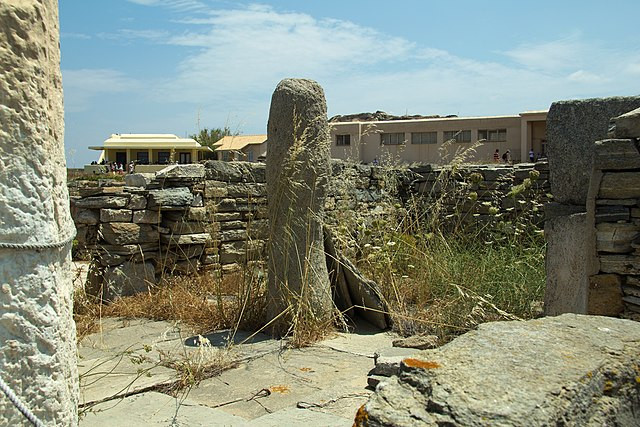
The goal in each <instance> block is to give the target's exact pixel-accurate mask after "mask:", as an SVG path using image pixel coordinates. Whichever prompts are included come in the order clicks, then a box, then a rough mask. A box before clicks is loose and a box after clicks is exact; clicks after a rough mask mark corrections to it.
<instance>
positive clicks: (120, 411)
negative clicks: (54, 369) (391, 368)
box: [78, 318, 397, 426]
mask: <svg viewBox="0 0 640 427" xmlns="http://www.w3.org/2000/svg"><path fill="white" fill-rule="evenodd" d="M395 338H397V336H396V335H394V334H390V333H374V332H373V331H367V330H365V331H364V334H362V335H359V334H343V333H336V334H333V335H332V336H331V337H330V338H329V339H327V340H325V341H323V342H321V343H318V344H317V345H315V346H313V347H309V348H304V349H285V348H284V345H285V344H286V342H285V341H282V340H274V339H271V338H270V337H268V336H266V335H264V334H256V335H254V336H253V335H250V334H248V333H246V332H242V331H238V332H236V333H233V332H231V331H218V332H215V333H211V334H206V335H204V337H202V336H198V335H193V332H192V331H191V330H190V329H189V328H187V327H185V326H184V325H180V324H173V323H170V322H158V321H150V320H123V319H116V318H106V319H103V320H102V324H101V331H100V332H97V333H95V334H91V335H89V336H87V337H85V338H84V339H83V340H82V342H81V343H80V344H79V349H78V353H79V362H78V363H79V371H80V374H81V403H82V404H85V405H86V404H87V403H93V406H91V405H89V406H91V407H90V409H91V410H92V411H93V409H94V408H95V409H96V410H99V411H101V412H98V413H95V412H91V414H90V415H88V416H87V418H86V421H83V423H82V424H83V425H132V426H135V425H170V424H167V423H165V424H162V423H163V422H164V421H162V420H166V419H168V418H167V417H169V416H170V415H168V412H167V411H168V410H169V409H170V408H173V411H174V412H175V408H176V404H175V399H173V398H172V397H170V396H166V395H164V394H161V393H157V392H151V391H146V392H144V393H141V394H135V395H131V394H132V393H135V392H136V391H144V390H148V389H149V387H153V386H156V385H162V384H170V383H172V382H173V381H175V380H177V379H178V372H177V371H175V370H174V369H170V368H169V367H167V366H173V365H172V364H168V363H167V362H168V361H174V362H178V364H179V363H181V362H184V361H185V360H187V359H188V360H189V363H196V364H197V363H198V362H201V361H203V360H208V359H206V358H207V357H211V358H212V360H213V358H218V360H222V361H224V362H235V363H237V366H236V367H234V368H232V369H229V370H227V371H225V372H223V373H222V374H221V375H219V376H216V377H212V378H209V379H207V380H204V381H202V382H201V383H200V384H199V385H198V386H197V387H195V388H193V389H191V390H189V393H188V401H186V402H185V403H184V404H183V405H182V406H181V407H180V410H179V414H182V412H180V411H183V409H184V408H188V407H189V405H190V406H195V407H196V409H197V412H198V415H189V413H187V412H184V414H187V415H188V416H187V418H184V419H183V418H180V417H179V418H178V419H177V420H178V422H179V423H178V424H176V425H247V424H248V423H250V425H267V426H268V425H287V426H288V425H303V424H309V425H351V423H352V421H353V417H354V414H355V412H356V410H357V409H358V407H360V406H361V405H362V404H363V403H364V402H366V400H367V398H368V397H369V395H370V394H371V390H369V389H367V388H366V387H367V373H368V372H369V370H370V369H371V368H373V366H374V362H373V355H374V353H378V354H380V353H382V351H381V350H380V349H381V348H383V349H385V348H391V342H392V341H393V339H395ZM203 343H206V345H204V346H203ZM163 365H164V366H163ZM115 395H120V398H118V399H114V400H109V401H103V400H105V399H109V398H111V397H113V396H115ZM123 396H128V397H124V398H123ZM140 396H142V397H140ZM154 396H155V397H154ZM156 398H157V399H156ZM154 399H156V400H159V401H160V402H161V403H157V402H151V400H154ZM171 399H173V400H171ZM100 401H103V402H101V403H97V402H100ZM116 402H121V403H120V404H118V405H115V403H116ZM136 402H137V403H136ZM162 402H164V403H162ZM167 402H169V403H167ZM96 403H97V404H96ZM207 410H210V411H214V413H215V414H218V413H222V414H224V416H227V417H230V418H224V417H218V418H215V419H216V420H222V421H216V422H220V423H221V424H215V423H213V421H212V420H213V418H211V417H213V415H211V417H210V418H207V417H206V416H205V415H202V416H203V417H204V420H205V421H204V424H199V423H200V422H201V421H200V418H198V417H200V416H201V415H200V414H201V412H203V413H206V412H207ZM184 411H187V409H184ZM103 414H113V416H114V417H115V418H113V419H111V418H110V417H108V416H106V415H103ZM149 414H152V415H149ZM154 414H159V415H154ZM92 417H93V418H92ZM96 417H97V418H96ZM118 417H122V419H123V420H128V421H129V422H127V423H126V424H120V423H119V422H117V421H116V420H119V419H120V418H118ZM129 417H130V419H129ZM158 417H160V418H158ZM189 417H195V418H193V419H191V418H189ZM90 420H91V422H89V421H90ZM228 420H230V421H228ZM147 421H148V422H147ZM227 421H228V422H229V423H228V424H227ZM138 422H140V424H136V423H138ZM100 423H104V424H100ZM185 423H186V424H185Z"/></svg>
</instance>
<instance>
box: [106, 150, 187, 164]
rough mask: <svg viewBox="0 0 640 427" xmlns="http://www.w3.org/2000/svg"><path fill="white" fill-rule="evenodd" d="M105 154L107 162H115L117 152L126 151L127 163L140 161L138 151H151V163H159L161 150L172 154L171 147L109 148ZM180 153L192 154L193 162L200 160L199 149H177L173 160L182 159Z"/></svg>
mask: <svg viewBox="0 0 640 427" xmlns="http://www.w3.org/2000/svg"><path fill="white" fill-rule="evenodd" d="M104 151H105V154H104V156H103V157H101V158H104V159H105V160H106V161H107V162H115V161H116V158H117V153H125V154H126V158H127V160H126V163H129V162H130V161H138V153H139V152H140V153H149V154H148V156H149V163H150V164H156V163H158V159H159V154H158V153H160V152H165V153H169V156H171V149H170V148H169V149H165V148H162V149H150V150H149V149H128V150H127V149H107V150H104ZM180 153H188V154H190V155H191V162H192V163H195V162H197V161H198V151H197V150H175V153H174V156H173V160H174V162H179V161H180Z"/></svg>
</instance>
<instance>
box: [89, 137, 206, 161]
mask: <svg viewBox="0 0 640 427" xmlns="http://www.w3.org/2000/svg"><path fill="white" fill-rule="evenodd" d="M89 148H90V149H91V150H100V151H102V153H101V154H100V159H99V160H98V163H101V162H102V161H105V162H106V163H112V162H116V163H121V164H123V165H127V164H128V163H129V162H132V161H133V162H135V163H136V164H140V165H166V164H169V163H175V162H177V163H181V164H185V163H196V162H197V161H198V160H202V158H203V157H204V153H205V152H207V151H212V149H211V148H209V147H203V146H201V145H200V144H199V143H198V142H197V141H196V140H195V139H192V138H180V137H178V136H176V135H173V134H142V133H129V134H127V133H124V134H117V133H116V134H112V135H111V136H110V137H109V138H107V139H106V140H105V141H104V143H103V144H102V145H99V146H92V147H89Z"/></svg>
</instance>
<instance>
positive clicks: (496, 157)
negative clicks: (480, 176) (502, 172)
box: [493, 148, 500, 163]
mask: <svg viewBox="0 0 640 427" xmlns="http://www.w3.org/2000/svg"><path fill="white" fill-rule="evenodd" d="M493 163H500V149H499V148H496V151H494V152H493Z"/></svg>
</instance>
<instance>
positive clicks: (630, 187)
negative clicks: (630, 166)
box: [598, 172, 640, 199]
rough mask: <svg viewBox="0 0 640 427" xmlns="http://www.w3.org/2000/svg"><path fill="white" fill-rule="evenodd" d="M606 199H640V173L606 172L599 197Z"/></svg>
mask: <svg viewBox="0 0 640 427" xmlns="http://www.w3.org/2000/svg"><path fill="white" fill-rule="evenodd" d="M598 197H601V198H605V199H634V198H635V199H637V198H639V197H640V172H605V173H604V175H603V176H602V182H601V183H600V193H599V196H598Z"/></svg>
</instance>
